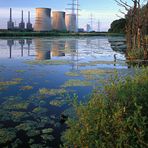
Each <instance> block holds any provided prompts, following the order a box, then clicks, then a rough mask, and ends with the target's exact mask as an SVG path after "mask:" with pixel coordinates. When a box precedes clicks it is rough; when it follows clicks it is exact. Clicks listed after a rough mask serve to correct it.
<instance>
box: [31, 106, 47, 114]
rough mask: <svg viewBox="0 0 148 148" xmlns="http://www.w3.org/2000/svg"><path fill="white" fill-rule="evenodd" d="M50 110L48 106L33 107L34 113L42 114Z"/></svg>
mask: <svg viewBox="0 0 148 148" xmlns="http://www.w3.org/2000/svg"><path fill="white" fill-rule="evenodd" d="M47 111H48V109H47V108H42V107H36V108H34V109H33V111H32V112H33V113H38V114H42V113H46V112H47Z"/></svg>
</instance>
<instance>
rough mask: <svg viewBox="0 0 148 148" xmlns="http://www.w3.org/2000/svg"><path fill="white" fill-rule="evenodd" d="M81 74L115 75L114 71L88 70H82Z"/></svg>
mask: <svg viewBox="0 0 148 148" xmlns="http://www.w3.org/2000/svg"><path fill="white" fill-rule="evenodd" d="M80 73H81V74H83V75H100V74H107V73H114V70H104V69H87V70H81V71H80Z"/></svg>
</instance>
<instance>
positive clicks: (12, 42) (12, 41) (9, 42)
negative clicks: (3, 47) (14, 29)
mask: <svg viewBox="0 0 148 148" xmlns="http://www.w3.org/2000/svg"><path fill="white" fill-rule="evenodd" d="M7 45H8V46H9V53H10V54H9V55H10V56H9V58H10V59H11V57H12V46H13V45H14V40H13V39H8V40H7Z"/></svg>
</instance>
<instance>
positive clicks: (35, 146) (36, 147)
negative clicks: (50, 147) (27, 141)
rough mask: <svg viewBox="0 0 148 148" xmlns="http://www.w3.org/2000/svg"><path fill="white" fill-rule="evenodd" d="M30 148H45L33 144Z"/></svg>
mask: <svg viewBox="0 0 148 148" xmlns="http://www.w3.org/2000/svg"><path fill="white" fill-rule="evenodd" d="M30 148H43V145H42V144H32V145H30Z"/></svg>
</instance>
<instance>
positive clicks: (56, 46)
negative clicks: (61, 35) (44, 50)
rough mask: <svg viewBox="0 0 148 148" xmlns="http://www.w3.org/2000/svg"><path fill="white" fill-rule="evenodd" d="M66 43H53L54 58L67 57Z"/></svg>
mask: <svg viewBox="0 0 148 148" xmlns="http://www.w3.org/2000/svg"><path fill="white" fill-rule="evenodd" d="M64 50H65V41H62V40H61V41H58V40H57V41H53V42H52V56H53V57H54V56H58V57H60V56H65V53H64Z"/></svg>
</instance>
